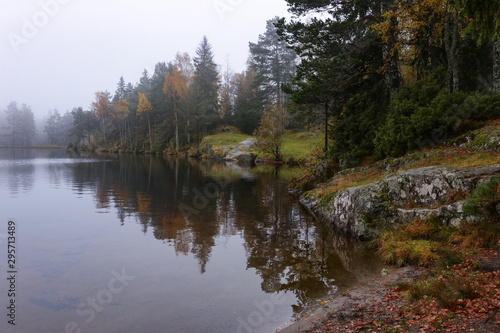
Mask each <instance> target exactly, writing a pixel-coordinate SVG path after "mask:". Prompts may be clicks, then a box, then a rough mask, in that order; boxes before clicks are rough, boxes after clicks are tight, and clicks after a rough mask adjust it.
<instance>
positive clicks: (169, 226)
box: [71, 156, 378, 314]
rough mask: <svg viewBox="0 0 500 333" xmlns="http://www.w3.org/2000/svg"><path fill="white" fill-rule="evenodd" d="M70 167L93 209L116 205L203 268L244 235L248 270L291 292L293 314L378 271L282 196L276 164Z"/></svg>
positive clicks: (166, 162)
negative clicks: (219, 244)
mask: <svg viewBox="0 0 500 333" xmlns="http://www.w3.org/2000/svg"><path fill="white" fill-rule="evenodd" d="M73 168H74V170H73V172H72V175H71V177H73V184H75V185H74V186H75V191H88V190H89V189H91V190H92V191H93V193H94V194H95V201H96V208H97V209H98V210H99V209H111V208H112V207H114V209H115V210H116V212H117V215H118V219H119V220H120V221H121V223H122V224H124V223H125V221H126V218H127V217H133V219H134V220H135V221H137V223H140V224H141V225H142V230H143V232H144V233H147V232H148V231H151V232H152V233H153V234H154V236H155V238H156V239H158V240H161V241H163V242H165V243H166V244H168V245H169V246H172V247H174V248H175V251H176V253H177V255H186V256H187V255H193V257H194V258H196V260H197V261H198V264H199V269H200V273H201V274H204V273H205V272H206V270H207V266H209V261H210V258H211V256H212V251H213V249H214V247H215V246H216V240H217V239H218V238H226V239H227V238H231V237H241V238H242V239H243V241H244V248H245V251H246V254H247V269H255V271H256V272H257V274H259V275H260V277H261V278H262V283H261V288H262V290H263V291H265V292H267V293H275V292H281V291H286V292H292V293H293V294H294V295H295V296H296V298H297V300H298V304H297V305H295V306H294V311H295V313H296V314H298V313H300V311H302V310H303V309H304V308H306V307H309V306H311V305H313V304H314V303H315V302H316V301H317V300H318V299H319V298H322V297H325V296H326V295H328V294H329V293H331V292H332V291H334V290H335V289H336V288H337V287H342V286H347V285H354V284H357V283H359V282H360V281H363V280H365V279H367V278H369V277H370V274H371V273H372V272H374V271H376V270H377V269H378V263H377V262H376V261H375V260H373V257H371V256H370V254H368V253H367V252H366V251H365V250H364V249H363V248H362V247H361V246H360V244H358V243H357V242H355V241H353V240H351V239H348V238H346V237H344V236H342V235H339V234H338V233H335V232H331V231H330V232H329V231H328V230H326V228H324V227H322V226H321V225H320V224H319V223H318V222H317V221H315V220H314V218H313V217H311V216H310V215H309V213H308V212H307V211H305V210H304V209H303V208H302V207H301V206H300V204H299V203H298V202H297V201H296V200H295V199H294V198H293V197H291V196H290V195H289V193H288V191H287V187H286V182H284V181H283V180H282V179H280V174H281V169H280V167H275V166H262V167H257V168H253V169H250V168H240V167H238V166H236V165H234V164H223V163H217V162H213V161H198V160H194V159H176V158H159V157H140V156H120V157H119V158H118V159H116V157H113V158H110V159H109V161H106V162H102V163H86V164H76V165H75V166H74V167H73ZM186 212H187V213H186Z"/></svg>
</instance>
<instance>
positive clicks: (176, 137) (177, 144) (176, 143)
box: [174, 111, 179, 151]
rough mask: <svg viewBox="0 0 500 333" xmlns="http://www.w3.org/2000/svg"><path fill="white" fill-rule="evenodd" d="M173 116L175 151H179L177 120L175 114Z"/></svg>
mask: <svg viewBox="0 0 500 333" xmlns="http://www.w3.org/2000/svg"><path fill="white" fill-rule="evenodd" d="M174 114H175V150H176V151H179V120H178V118H177V112H175V111H174Z"/></svg>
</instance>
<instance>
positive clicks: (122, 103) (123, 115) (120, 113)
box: [114, 95, 130, 147]
mask: <svg viewBox="0 0 500 333" xmlns="http://www.w3.org/2000/svg"><path fill="white" fill-rule="evenodd" d="M122 96H123V95H122ZM114 109H115V112H116V119H117V121H118V132H119V135H120V145H121V146H122V147H123V145H124V142H125V141H126V137H127V127H128V128H129V133H130V126H127V125H128V122H127V119H128V116H129V114H130V103H129V102H127V101H126V100H125V99H123V98H121V99H119V100H118V101H117V102H116V103H115V105H114Z"/></svg>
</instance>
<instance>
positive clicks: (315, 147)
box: [201, 131, 323, 161]
mask: <svg viewBox="0 0 500 333" xmlns="http://www.w3.org/2000/svg"><path fill="white" fill-rule="evenodd" d="M247 138H254V139H256V137H255V136H252V135H245V134H241V133H237V132H236V131H234V132H221V133H217V134H214V135H208V136H205V137H204V138H203V140H202V142H201V146H203V145H205V144H209V145H211V146H212V147H221V146H233V145H236V144H237V143H239V142H241V141H243V140H245V139H247ZM322 140H323V134H321V133H320V132H308V131H305V132H292V131H287V132H286V133H285V134H284V135H283V146H282V153H283V160H284V161H292V160H293V161H312V160H313V159H315V158H316V155H317V154H319V153H320V152H321V149H322V148H320V146H321V143H322ZM251 153H254V154H256V155H258V156H259V157H260V158H263V159H269V160H273V159H274V157H273V156H272V155H271V154H269V153H266V152H261V151H259V150H254V151H251Z"/></svg>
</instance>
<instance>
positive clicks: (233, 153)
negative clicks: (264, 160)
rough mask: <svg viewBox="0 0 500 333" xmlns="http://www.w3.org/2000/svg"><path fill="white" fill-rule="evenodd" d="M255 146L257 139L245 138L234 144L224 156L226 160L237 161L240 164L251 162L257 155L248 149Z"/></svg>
mask: <svg viewBox="0 0 500 333" xmlns="http://www.w3.org/2000/svg"><path fill="white" fill-rule="evenodd" d="M256 147H257V141H256V140H255V139H252V138H248V139H245V140H243V141H241V142H239V143H238V144H236V145H234V146H233V147H232V148H231V149H230V150H229V151H228V152H227V154H226V155H225V156H224V159H225V160H226V161H231V162H238V163H240V164H251V163H253V162H254V161H255V158H256V157H257V156H256V155H254V154H251V153H250V151H251V150H253V149H254V148H256Z"/></svg>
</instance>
